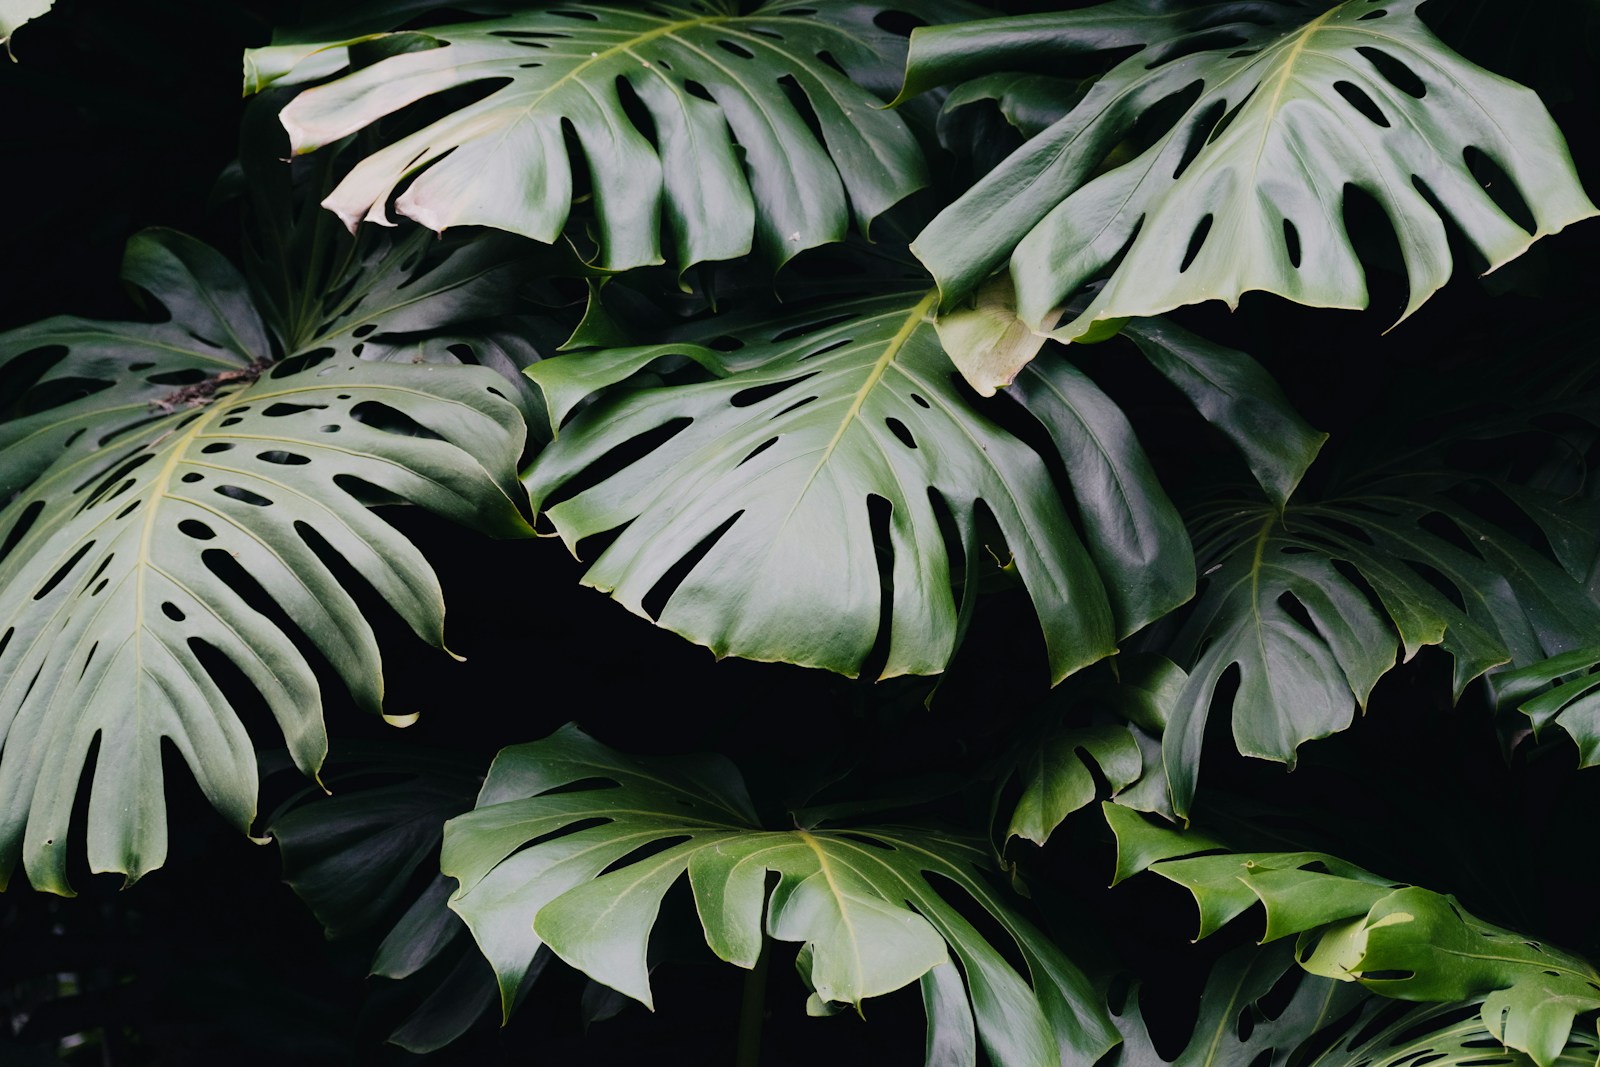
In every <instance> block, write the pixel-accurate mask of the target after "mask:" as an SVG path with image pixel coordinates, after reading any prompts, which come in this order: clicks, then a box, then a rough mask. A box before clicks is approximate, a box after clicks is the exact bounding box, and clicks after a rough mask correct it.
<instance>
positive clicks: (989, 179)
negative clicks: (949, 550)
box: [907, 0, 1595, 339]
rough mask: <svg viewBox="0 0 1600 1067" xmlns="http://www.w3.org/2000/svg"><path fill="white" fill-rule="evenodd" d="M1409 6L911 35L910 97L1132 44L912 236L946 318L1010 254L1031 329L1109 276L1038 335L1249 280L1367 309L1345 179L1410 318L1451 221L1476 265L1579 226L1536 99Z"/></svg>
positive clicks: (1102, 16)
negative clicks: (1505, 187)
mask: <svg viewBox="0 0 1600 1067" xmlns="http://www.w3.org/2000/svg"><path fill="white" fill-rule="evenodd" d="M1419 3H1420V0H1389V2H1385V3H1383V4H1381V6H1380V5H1376V4H1375V3H1374V2H1373V0H1346V2H1344V3H1339V4H1335V5H1333V6H1331V7H1328V8H1326V9H1325V10H1322V11H1320V12H1319V11H1317V10H1315V8H1310V7H1307V6H1305V5H1301V4H1293V3H1262V2H1228V3H1216V4H1203V5H1182V4H1175V3H1170V2H1167V0H1112V2H1111V3H1106V4H1100V5H1097V6H1095V7H1091V8H1087V9H1084V10H1081V11H1070V12H1063V13H1057V14H1050V15H1035V16H1026V17H1020V18H1015V19H992V20H987V21H985V22H980V23H976V24H973V25H971V26H959V27H932V28H928V29H922V30H918V31H917V32H916V33H915V34H914V35H913V39H912V48H911V55H910V59H909V72H908V75H907V90H908V91H916V90H918V89H921V88H925V87H927V86H929V85H934V84H940V83H948V82H951V81H960V80H963V79H965V78H970V77H974V76H977V75H980V74H985V73H988V72H991V71H995V70H1008V69H1016V66H1017V65H1022V61H1023V59H1024V58H1025V56H1026V49H1027V48H1028V46H1030V45H1032V46H1033V47H1034V48H1035V49H1039V50H1045V51H1046V53H1048V52H1050V51H1054V52H1055V53H1057V54H1060V55H1063V56H1065V55H1069V54H1073V53H1082V52H1095V51H1108V50H1114V49H1118V48H1126V47H1134V48H1136V51H1135V52H1134V53H1133V54H1132V55H1131V56H1129V57H1128V58H1126V59H1123V60H1122V61H1121V62H1120V63H1119V64H1118V65H1117V66H1115V67H1114V68H1113V69H1112V70H1111V71H1110V72H1109V73H1107V74H1106V75H1104V76H1103V77H1101V78H1100V79H1099V80H1098V81H1097V82H1096V83H1095V84H1094V86H1093V87H1092V88H1091V89H1090V90H1089V92H1088V93H1087V94H1086V95H1085V96H1084V98H1083V99H1082V101H1081V102H1079V103H1078V104H1077V105H1076V106H1075V107H1074V108H1073V109H1072V110H1071V111H1070V112H1068V113H1067V114H1066V115H1065V116H1064V117H1062V118H1061V119H1059V120H1058V121H1057V122H1055V123H1054V124H1053V125H1052V126H1050V127H1049V128H1048V129H1046V130H1044V131H1043V132H1042V133H1040V134H1038V135H1037V136H1035V137H1034V138H1032V139H1031V140H1030V141H1028V142H1027V143H1026V144H1025V145H1024V146H1023V147H1022V148H1021V149H1020V150H1019V151H1017V152H1016V153H1014V154H1013V155H1012V156H1011V157H1009V158H1008V159H1007V160H1006V161H1005V162H1004V163H1002V164H1001V165H999V166H998V167H996V168H995V169H994V170H993V171H991V172H990V173H989V174H988V175H986V176H985V177H984V178H983V179H982V180H981V181H979V182H978V183H977V184H976V185H975V186H974V187H973V188H972V189H970V190H969V191H968V192H967V193H965V194H964V195H963V196H962V197H961V198H960V199H959V200H957V201H956V202H955V203H954V204H952V205H951V206H950V207H949V208H947V209H945V211H944V212H943V213H941V214H940V215H939V216H938V217H937V218H935V219H934V221H933V222H932V223H931V224H929V226H928V227H927V228H926V229H925V230H924V231H923V232H922V234H921V235H919V236H918V238H917V240H916V242H915V244H914V246H913V247H914V249H915V250H916V252H917V254H918V256H919V257H920V258H921V259H922V260H923V262H924V263H926V264H927V265H928V267H929V269H930V270H931V271H932V272H933V274H934V276H935V277H936V278H937V279H938V281H939V286H940V290H941V293H942V297H943V300H944V301H945V303H946V304H947V305H948V304H950V303H951V302H953V301H955V300H956V299H958V298H959V297H961V296H962V295H963V294H965V293H968V292H971V291H972V290H973V289H975V288H976V287H977V286H978V285H980V284H981V283H982V282H983V280H984V279H985V278H986V277H987V276H988V275H989V274H990V273H991V272H992V271H994V270H995V269H996V268H999V267H1001V266H1002V265H1004V264H1005V263H1006V261H1007V260H1008V259H1009V260H1010V270H1011V274H1012V277H1013V279H1014V280H1015V282H1016V286H1017V293H1018V300H1019V305H1020V309H1021V313H1022V316H1023V318H1024V320H1025V321H1027V322H1028V323H1030V324H1032V325H1033V326H1035V327H1036V328H1039V329H1050V328H1052V327H1053V326H1054V325H1055V324H1054V318H1055V316H1056V315H1057V314H1059V312H1060V309H1061V308H1062V306H1063V305H1065V304H1066V303H1067V302H1068V301H1069V299H1070V298H1071V297H1072V296H1073V295H1074V294H1076V293H1077V292H1078V291H1079V289H1080V288H1081V287H1082V286H1083V285H1084V284H1085V283H1087V282H1090V281H1093V280H1094V279H1095V278H1097V277H1099V276H1101V275H1102V273H1103V272H1105V271H1106V270H1108V269H1109V270H1110V276H1109V279H1108V280H1107V282H1106V284H1105V286H1104V288H1102V289H1101V290H1100V291H1099V292H1098V294H1096V295H1095V296H1094V298H1093V299H1092V300H1091V301H1090V302H1089V303H1088V305H1087V306H1086V307H1085V308H1083V310H1082V311H1081V312H1079V313H1077V314H1076V315H1075V316H1074V317H1072V318H1071V320H1070V321H1069V322H1067V323H1065V324H1063V325H1061V326H1060V327H1059V328H1058V329H1057V330H1056V331H1055V332H1056V335H1057V336H1059V337H1061V338H1063V339H1072V338H1077V337H1080V336H1082V335H1084V334H1086V333H1088V332H1089V331H1090V330H1091V329H1093V328H1094V325H1095V323H1097V322H1100V321H1102V320H1108V319H1117V318H1124V317H1129V316H1143V315H1155V314H1160V313H1162V312H1165V311H1168V310H1171V309H1172V308H1176V307H1180V306H1183V305H1186V304H1194V303H1200V302H1203V301H1206V300H1222V301H1224V302H1226V303H1228V304H1229V305H1230V306H1233V305H1236V304H1237V302H1238V300H1239V297H1240V296H1241V295H1243V294H1244V293H1246V292H1250V291H1264V292H1270V293H1276V294H1278V295H1279V296H1283V297H1285V298H1287V299H1289V300H1294V301H1297V302H1299V303H1303V304H1311V305H1314V306H1318V307H1334V308H1360V307H1365V306H1366V303H1367V288H1366V283H1365V276H1364V271H1363V268H1362V265H1361V263H1360V262H1359V260H1358V259H1357V256H1356V254H1355V251H1354V249H1353V247H1352V245H1351V241H1350V237H1349V234H1348V232H1347V230H1346V226H1345V221H1344V209H1345V197H1346V189H1347V188H1349V187H1351V186H1354V187H1356V188H1359V189H1360V190H1362V191H1363V192H1365V193H1367V194H1369V195H1370V196H1372V197H1373V198H1375V199H1376V200H1377V202H1378V203H1379V205H1380V206H1381V207H1382V209H1383V211H1384V212H1385V214H1386V215H1387V216H1388V219H1389V222H1390V224H1391V225H1392V226H1393V228H1394V231H1395V235H1396V237H1397V238H1398V240H1399V244H1400V250H1401V253H1402V255H1403V257H1404V260H1405V267H1406V272H1407V274H1408V275H1409V284H1410V297H1409V301H1408V303H1407V305H1406V309H1405V315H1409V314H1410V313H1411V312H1413V311H1415V310H1416V309H1417V308H1418V307H1419V306H1421V304H1422V303H1423V302H1424V301H1425V300H1426V299H1427V298H1428V297H1429V296H1430V295H1431V294H1432V293H1433V292H1434V291H1436V290H1437V289H1438V288H1440V287H1441V286H1442V285H1443V284H1444V283H1445V281H1446V280H1447V279H1448V278H1449V276H1450V272H1451V268H1452V262H1451V255H1450V250H1449V242H1448V239H1447V231H1446V224H1445V220H1446V218H1447V217H1448V218H1449V219H1450V220H1453V221H1454V223H1455V224H1456V225H1458V226H1459V227H1460V228H1461V230H1462V232H1463V233H1464V234H1465V235H1466V238H1467V240H1468V241H1470V242H1471V243H1472V245H1474V246H1475V247H1476V248H1477V249H1478V250H1479V252H1481V253H1482V255H1483V256H1484V258H1485V259H1486V260H1487V261H1488V264H1489V268H1490V269H1491V270H1492V269H1494V268H1496V267H1499V266H1500V265H1502V264H1504V263H1506V262H1508V261H1509V260H1511V259H1514V258H1516V257H1517V256H1518V255H1520V254H1522V252H1523V251H1525V250H1526V249H1527V248H1528V246H1529V245H1531V244H1532V243H1533V242H1534V241H1535V240H1537V239H1538V238H1540V237H1543V236H1546V235H1548V234H1552V233H1556V232H1557V231H1559V230H1561V229H1562V228H1564V227H1565V226H1567V225H1569V224H1571V223H1573V222H1576V221H1578V220H1580V219H1585V218H1588V217H1590V216H1592V215H1594V214H1595V207H1594V205H1593V204H1592V203H1590V201H1589V198H1588V197H1587V196H1586V195H1585V194H1584V192H1583V189H1582V187H1581V185H1580V184H1579V181H1578V177H1577V174H1576V171H1575V169H1574V167H1573V164H1572V160H1571V157H1570V156H1569V155H1568V153H1567V149H1566V145H1565V142H1564V141H1563V140H1562V137H1561V134H1560V132H1559V131H1558V130H1557V129H1556V127H1555V124H1554V122H1553V121H1552V120H1551V118H1550V116H1549V114H1548V112H1546V110H1545V108H1544V105H1543V104H1542V103H1541V102H1540V100H1539V98H1538V97H1537V96H1536V95H1535V94H1534V93H1533V92H1532V91H1530V90H1528V89H1525V88H1523V87H1522V86H1519V85H1517V84H1515V83H1514V82H1510V81H1508V80H1506V79H1504V78H1501V77H1498V76H1496V75H1494V74H1491V73H1489V72H1488V71H1485V70H1483V69H1482V68H1480V67H1477V66H1475V65H1474V64H1472V63H1470V62H1468V61H1467V60H1465V59H1463V58H1462V57H1460V56H1458V55H1456V54H1455V53H1454V52H1452V51H1451V50H1450V49H1449V48H1448V47H1446V46H1445V45H1444V44H1443V43H1442V42H1440V41H1439V40H1438V38H1436V37H1435V36H1434V35H1433V34H1432V33H1431V32H1430V31H1429V30H1428V28H1427V27H1426V26H1425V25H1424V24H1423V23H1422V21H1421V20H1420V19H1419V18H1418V17H1417V15H1416V9H1417V6H1418V4H1419ZM1037 63H1038V56H1037V54H1035V55H1033V56H1032V57H1031V62H1030V64H1029V65H1036V64H1037ZM1163 105H1176V107H1175V114H1174V116H1173V117H1172V118H1170V119H1169V120H1168V121H1167V122H1166V124H1165V125H1163V126H1162V127H1161V128H1160V129H1159V130H1158V131H1154V132H1155V133H1156V134H1157V135H1156V136H1155V139H1154V141H1153V143H1150V144H1149V147H1147V148H1143V149H1142V150H1138V154H1137V155H1135V156H1134V157H1133V158H1131V159H1127V160H1125V161H1124V160H1121V159H1115V160H1114V162H1113V164H1112V165H1111V166H1109V168H1106V169H1103V170H1102V169H1101V168H1102V164H1103V163H1105V161H1107V160H1108V158H1112V157H1114V155H1115V152H1116V149H1117V146H1118V145H1119V144H1121V143H1122V142H1123V141H1124V140H1125V138H1127V136H1128V134H1129V130H1130V129H1131V128H1132V127H1133V125H1134V123H1135V121H1136V120H1138V119H1140V118H1141V117H1143V116H1146V115H1148V114H1150V113H1152V111H1154V110H1155V109H1157V108H1158V107H1159V106H1163ZM1136 150H1137V149H1136ZM1472 152H1478V153H1482V154H1483V155H1485V156H1487V157H1488V158H1490V159H1492V160H1493V161H1494V162H1495V163H1496V164H1497V165H1498V166H1499V167H1500V168H1501V169H1502V170H1503V171H1504V172H1505V174H1506V175H1507V176H1508V177H1509V180H1510V182H1511V184H1512V185H1513V186H1514V188H1515V190H1516V191H1517V193H1518V194H1520V196H1521V198H1522V200H1523V202H1524V203H1525V204H1526V205H1527V206H1528V208H1529V210H1530V211H1531V212H1532V216H1533V222H1534V227H1533V229H1532V231H1529V230H1526V229H1524V228H1523V227H1522V225H1520V224H1519V223H1517V222H1515V221H1514V220H1513V219H1512V218H1511V217H1510V216H1508V215H1507V214H1506V213H1505V212H1504V211H1503V210H1501V208H1500V207H1499V206H1497V204H1496V202H1495V199H1494V198H1493V197H1492V196H1491V195H1490V193H1489V192H1488V191H1486V190H1485V188H1484V187H1483V186H1482V185H1481V184H1480V182H1479V180H1478V179H1477V178H1476V177H1475V176H1474V175H1473V173H1472V170H1471V165H1470V164H1471V159H1470V154H1471V153H1472ZM1402 317H1403V316H1402Z"/></svg>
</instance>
